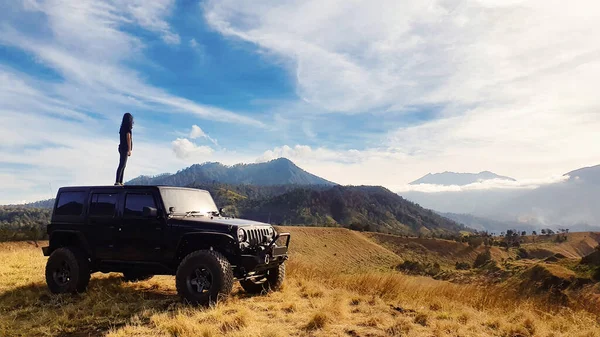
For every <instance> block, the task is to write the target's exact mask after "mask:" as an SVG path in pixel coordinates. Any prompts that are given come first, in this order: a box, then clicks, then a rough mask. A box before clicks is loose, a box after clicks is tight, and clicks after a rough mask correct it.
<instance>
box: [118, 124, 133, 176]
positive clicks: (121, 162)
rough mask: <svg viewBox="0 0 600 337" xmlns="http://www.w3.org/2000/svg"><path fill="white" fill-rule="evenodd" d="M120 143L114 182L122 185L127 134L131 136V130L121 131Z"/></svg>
mask: <svg viewBox="0 0 600 337" xmlns="http://www.w3.org/2000/svg"><path fill="white" fill-rule="evenodd" d="M119 133H120V135H121V137H120V138H121V142H120V143H119V155H120V158H119V167H118V168H117V179H116V182H117V183H119V184H123V174H124V173H125V166H127V157H128V156H127V153H128V152H129V151H128V150H127V147H128V145H127V134H131V130H121V131H120V132H119ZM131 149H132V150H133V136H132V137H131Z"/></svg>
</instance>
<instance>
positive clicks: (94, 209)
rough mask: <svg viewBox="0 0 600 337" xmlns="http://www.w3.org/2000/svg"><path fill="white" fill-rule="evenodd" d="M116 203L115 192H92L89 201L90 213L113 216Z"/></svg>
mask: <svg viewBox="0 0 600 337" xmlns="http://www.w3.org/2000/svg"><path fill="white" fill-rule="evenodd" d="M116 205H117V194H109V193H94V194H92V202H91V203H90V215H93V216H114V215H115V207H116Z"/></svg>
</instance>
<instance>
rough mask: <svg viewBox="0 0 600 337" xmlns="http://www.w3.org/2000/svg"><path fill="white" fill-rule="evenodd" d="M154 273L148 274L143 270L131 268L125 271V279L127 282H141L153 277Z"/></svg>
mask: <svg viewBox="0 0 600 337" xmlns="http://www.w3.org/2000/svg"><path fill="white" fill-rule="evenodd" d="M153 276H154V274H148V273H144V272H141V271H135V270H130V271H126V272H123V280H124V281H125V282H140V281H147V280H149V279H151V278H152V277H153Z"/></svg>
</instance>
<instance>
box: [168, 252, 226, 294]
mask: <svg viewBox="0 0 600 337" xmlns="http://www.w3.org/2000/svg"><path fill="white" fill-rule="evenodd" d="M175 283H176V286H177V293H178V294H179V296H180V297H181V298H182V299H183V300H184V301H187V302H189V303H191V304H193V305H210V304H215V303H216V302H218V301H223V300H225V299H227V297H229V294H230V293H231V290H232V288H233V271H232V270H231V265H230V264H229V261H227V258H225V256H223V255H222V254H221V253H219V252H216V251H214V250H199V251H195V252H193V253H191V254H189V255H188V256H186V257H185V258H184V259H183V261H181V264H180V265H179V268H177V275H176V276H175Z"/></svg>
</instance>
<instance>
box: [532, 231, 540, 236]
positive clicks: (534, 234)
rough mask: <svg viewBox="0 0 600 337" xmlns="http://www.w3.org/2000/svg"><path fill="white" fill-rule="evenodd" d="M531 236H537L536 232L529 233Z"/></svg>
mask: <svg viewBox="0 0 600 337" xmlns="http://www.w3.org/2000/svg"><path fill="white" fill-rule="evenodd" d="M542 234H543V233H542ZM531 235H533V236H536V235H537V232H536V231H533V232H531Z"/></svg>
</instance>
